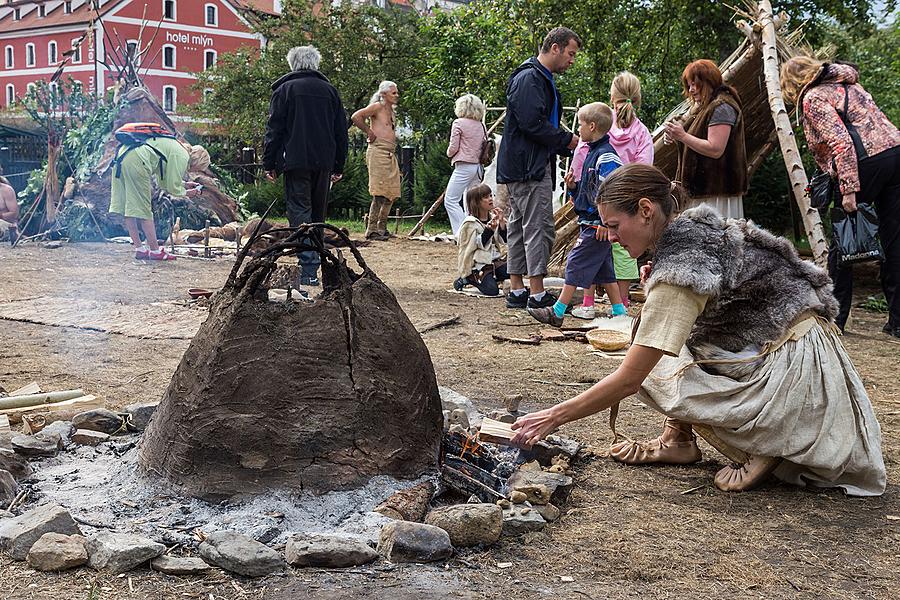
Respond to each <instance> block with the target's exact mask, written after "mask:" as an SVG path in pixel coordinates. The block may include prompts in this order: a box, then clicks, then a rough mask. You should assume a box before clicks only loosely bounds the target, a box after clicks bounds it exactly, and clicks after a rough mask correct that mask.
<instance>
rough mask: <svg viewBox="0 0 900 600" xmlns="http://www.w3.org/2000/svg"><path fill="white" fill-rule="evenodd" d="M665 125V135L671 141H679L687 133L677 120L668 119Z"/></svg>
mask: <svg viewBox="0 0 900 600" xmlns="http://www.w3.org/2000/svg"><path fill="white" fill-rule="evenodd" d="M665 127H666V137H668V139H669V140H671V141H675V142H680V141H682V140H683V139H684V136H685V135H687V134H686V133H685V131H684V127H682V125H681V123H680V122H678V121H668V122H667V123H666V125H665Z"/></svg>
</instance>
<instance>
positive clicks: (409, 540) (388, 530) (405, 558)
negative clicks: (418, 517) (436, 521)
mask: <svg viewBox="0 0 900 600" xmlns="http://www.w3.org/2000/svg"><path fill="white" fill-rule="evenodd" d="M378 551H379V552H380V553H381V554H382V555H383V556H384V557H385V558H387V559H388V560H389V561H391V562H393V563H429V562H435V561H438V560H444V559H446V558H450V556H451V555H452V554H453V546H452V545H451V543H450V536H449V534H448V533H447V532H446V531H444V530H443V529H441V528H440V527H435V526H434V525H426V524H425V523H413V522H411V521H394V522H392V523H388V524H387V525H385V526H384V527H383V528H382V529H381V539H380V540H379V542H378Z"/></svg>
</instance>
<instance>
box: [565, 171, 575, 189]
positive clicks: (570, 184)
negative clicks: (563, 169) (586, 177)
mask: <svg viewBox="0 0 900 600" xmlns="http://www.w3.org/2000/svg"><path fill="white" fill-rule="evenodd" d="M563 181H565V182H566V187H567V188H568V189H570V190H574V189H575V188H576V187H577V184H576V183H575V173H573V172H572V171H571V170H570V171H569V172H568V173H566V176H565V177H564V178H563Z"/></svg>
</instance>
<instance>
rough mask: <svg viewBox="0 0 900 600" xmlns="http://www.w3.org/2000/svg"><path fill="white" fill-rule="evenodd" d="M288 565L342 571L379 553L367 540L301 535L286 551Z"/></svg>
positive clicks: (293, 539)
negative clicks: (341, 569)
mask: <svg viewBox="0 0 900 600" xmlns="http://www.w3.org/2000/svg"><path fill="white" fill-rule="evenodd" d="M284 554H285V557H286V558H287V561H288V563H290V564H292V565H294V566H295V567H322V568H326V569H340V568H344V567H355V566H358V565H364V564H367V563H370V562H372V561H373V560H375V559H376V558H378V552H376V551H375V550H374V549H372V548H370V547H369V546H368V545H367V544H366V543H365V542H364V541H362V540H360V539H358V538H353V537H349V536H342V535H325V534H298V535H295V536H294V537H292V538H291V539H290V540H289V541H288V543H287V546H286V548H285V550H284Z"/></svg>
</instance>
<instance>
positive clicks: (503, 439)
mask: <svg viewBox="0 0 900 600" xmlns="http://www.w3.org/2000/svg"><path fill="white" fill-rule="evenodd" d="M514 435H516V432H515V431H513V430H512V425H511V424H510V423H504V422H502V421H495V420H494V419H489V418H488V417H485V418H484V419H483V420H482V421H481V428H480V429H479V431H478V440H479V441H481V442H491V443H493V444H501V445H503V446H512V447H513V448H518V447H519V446H518V445H516V444H513V443H512V442H510V440H512V438H513V436H514Z"/></svg>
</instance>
